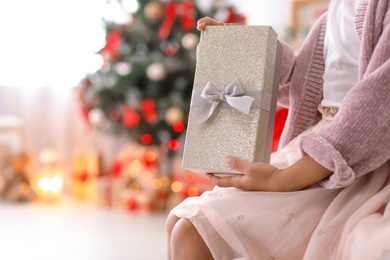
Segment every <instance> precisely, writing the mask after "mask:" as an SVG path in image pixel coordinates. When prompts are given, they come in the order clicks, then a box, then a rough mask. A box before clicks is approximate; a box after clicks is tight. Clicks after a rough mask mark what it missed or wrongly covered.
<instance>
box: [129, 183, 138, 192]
mask: <svg viewBox="0 0 390 260" xmlns="http://www.w3.org/2000/svg"><path fill="white" fill-rule="evenodd" d="M128 189H129V191H131V192H133V193H137V192H138V191H139V185H138V184H137V183H131V184H130V185H129V188H128Z"/></svg>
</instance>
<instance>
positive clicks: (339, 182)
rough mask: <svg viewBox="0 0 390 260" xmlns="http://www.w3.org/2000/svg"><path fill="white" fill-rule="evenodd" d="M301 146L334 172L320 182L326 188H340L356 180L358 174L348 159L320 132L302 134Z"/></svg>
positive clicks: (304, 151) (305, 151)
mask: <svg viewBox="0 0 390 260" xmlns="http://www.w3.org/2000/svg"><path fill="white" fill-rule="evenodd" d="M300 147H301V149H302V151H303V153H305V154H308V155H309V156H310V157H312V158H313V159H314V160H315V161H317V162H318V163H319V164H321V165H322V166H324V167H325V168H327V169H329V170H331V171H332V172H333V174H332V175H331V176H329V177H328V178H327V179H325V180H323V181H321V182H320V184H321V185H322V186H323V187H324V188H326V189H338V188H342V187H346V186H348V185H350V184H352V183H353V182H354V181H355V178H356V174H355V172H354V171H353V170H352V168H351V167H350V166H349V165H348V163H347V161H346V160H345V159H344V158H343V157H342V155H341V154H340V153H339V151H337V150H336V149H335V148H334V147H333V145H332V144H331V143H329V142H328V141H327V140H326V139H325V138H324V137H322V136H321V135H320V134H319V133H308V134H305V135H304V136H302V139H301V141H300ZM313 174H315V173H313Z"/></svg>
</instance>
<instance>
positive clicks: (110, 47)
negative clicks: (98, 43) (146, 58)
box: [101, 29, 122, 59]
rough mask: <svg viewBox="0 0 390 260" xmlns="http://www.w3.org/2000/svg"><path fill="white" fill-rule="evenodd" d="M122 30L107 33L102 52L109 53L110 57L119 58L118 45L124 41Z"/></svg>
mask: <svg viewBox="0 0 390 260" xmlns="http://www.w3.org/2000/svg"><path fill="white" fill-rule="evenodd" d="M121 33H122V32H121V31H120V30H117V29H116V30H112V31H111V32H109V33H108V35H107V40H106V46H104V48H103V49H102V50H101V52H102V53H108V55H109V56H110V58H112V59H117V58H119V52H118V50H117V47H118V45H119V44H120V43H121V41H122V37H121Z"/></svg>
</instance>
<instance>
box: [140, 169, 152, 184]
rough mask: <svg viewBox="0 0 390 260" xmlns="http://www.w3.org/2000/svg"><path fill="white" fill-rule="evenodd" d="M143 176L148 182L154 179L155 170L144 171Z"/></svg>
mask: <svg viewBox="0 0 390 260" xmlns="http://www.w3.org/2000/svg"><path fill="white" fill-rule="evenodd" d="M142 178H143V179H144V180H145V181H147V182H149V181H151V180H152V179H153V172H151V171H144V173H143V174H142Z"/></svg>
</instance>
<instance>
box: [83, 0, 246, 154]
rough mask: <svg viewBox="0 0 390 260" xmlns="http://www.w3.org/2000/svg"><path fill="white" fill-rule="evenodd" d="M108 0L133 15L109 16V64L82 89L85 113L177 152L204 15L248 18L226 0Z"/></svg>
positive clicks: (96, 122)
mask: <svg viewBox="0 0 390 260" xmlns="http://www.w3.org/2000/svg"><path fill="white" fill-rule="evenodd" d="M108 5H117V6H120V7H121V8H122V10H123V13H124V14H125V15H126V16H127V19H126V20H127V21H126V22H124V23H120V24H119V23H116V22H112V21H109V20H107V19H105V20H104V25H105V29H106V32H107V37H106V45H105V47H104V48H103V49H102V50H101V51H100V54H101V55H102V57H103V60H104V63H103V66H102V67H101V69H100V70H99V71H97V72H96V73H94V74H91V75H88V76H87V77H86V78H85V79H83V81H82V84H81V86H80V87H79V88H78V93H79V95H78V97H79V100H80V102H81V105H82V112H83V115H84V118H85V119H86V122H87V123H88V124H89V125H90V126H91V127H92V128H96V129H100V130H102V131H106V132H109V133H112V134H126V135H128V136H129V139H132V140H135V141H137V142H139V143H141V144H144V145H163V146H164V147H166V148H169V151H175V150H177V149H178V148H179V147H180V143H179V140H178V139H179V138H180V137H181V136H182V135H183V133H184V132H185V128H186V123H187V115H188V110H189V105H190V98H191V92H192V84H193V79H194V73H195V64H196V60H195V59H196V47H197V44H198V42H199V37H200V33H199V31H197V29H196V22H197V20H198V19H200V18H202V17H204V16H210V17H214V18H216V19H218V20H222V21H225V22H228V23H241V24H243V23H245V18H244V17H243V16H242V15H239V14H237V12H236V10H235V8H234V7H233V6H230V5H228V4H227V3H226V2H225V1H221V0H215V1H212V4H211V5H210V6H209V7H208V8H203V9H200V8H199V6H198V4H197V2H195V1H188V0H187V1H185V0H183V1H156V0H154V1H145V0H143V1H137V0H122V1H114V0H111V1H110V2H109V3H108ZM129 7H131V8H129Z"/></svg>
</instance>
